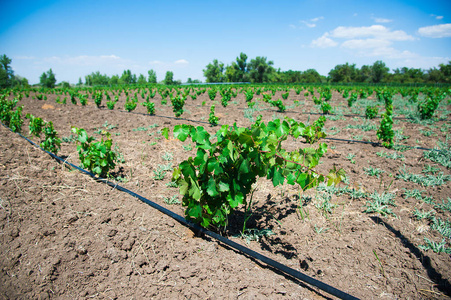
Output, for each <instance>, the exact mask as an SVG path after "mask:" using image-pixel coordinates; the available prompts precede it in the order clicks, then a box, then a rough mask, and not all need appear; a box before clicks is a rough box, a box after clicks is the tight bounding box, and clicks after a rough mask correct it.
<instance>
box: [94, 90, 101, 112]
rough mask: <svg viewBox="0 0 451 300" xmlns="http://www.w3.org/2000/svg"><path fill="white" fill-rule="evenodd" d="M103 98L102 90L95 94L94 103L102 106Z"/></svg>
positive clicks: (98, 106)
mask: <svg viewBox="0 0 451 300" xmlns="http://www.w3.org/2000/svg"><path fill="white" fill-rule="evenodd" d="M102 98H103V94H102V92H101V91H97V92H96V94H95V96H94V103H95V104H96V106H97V108H100V106H102Z"/></svg>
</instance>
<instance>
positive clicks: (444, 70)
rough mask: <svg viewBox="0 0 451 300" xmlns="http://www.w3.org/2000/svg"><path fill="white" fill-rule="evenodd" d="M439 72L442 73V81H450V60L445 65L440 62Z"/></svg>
mask: <svg viewBox="0 0 451 300" xmlns="http://www.w3.org/2000/svg"><path fill="white" fill-rule="evenodd" d="M439 67H440V72H442V74H443V82H446V83H451V61H449V62H448V64H447V65H445V64H440V65H439Z"/></svg>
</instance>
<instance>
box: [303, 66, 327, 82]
mask: <svg viewBox="0 0 451 300" xmlns="http://www.w3.org/2000/svg"><path fill="white" fill-rule="evenodd" d="M323 77H324V76H321V75H320V74H319V73H318V71H316V70H315V69H307V70H305V71H304V72H302V75H301V80H300V82H305V83H316V82H322V81H323V79H322V78H323Z"/></svg>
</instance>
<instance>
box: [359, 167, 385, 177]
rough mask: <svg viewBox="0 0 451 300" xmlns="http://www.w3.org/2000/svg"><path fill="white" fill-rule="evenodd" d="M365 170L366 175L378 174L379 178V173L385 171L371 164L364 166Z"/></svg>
mask: <svg viewBox="0 0 451 300" xmlns="http://www.w3.org/2000/svg"><path fill="white" fill-rule="evenodd" d="M363 171H364V172H365V174H366V175H368V176H376V177H377V178H379V175H380V174H382V173H384V172H385V171H384V170H381V169H379V168H373V167H371V166H369V167H368V168H365V167H364V168H363Z"/></svg>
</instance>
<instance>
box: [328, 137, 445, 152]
mask: <svg viewBox="0 0 451 300" xmlns="http://www.w3.org/2000/svg"><path fill="white" fill-rule="evenodd" d="M324 139H325V140H332V141H341V142H348V143H363V144H372V145H374V146H380V145H381V144H380V143H376V142H367V141H359V140H346V139H337V138H329V137H325V138H324ZM406 147H409V148H411V149H418V150H425V151H440V150H439V149H429V148H423V147H412V146H406Z"/></svg>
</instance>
